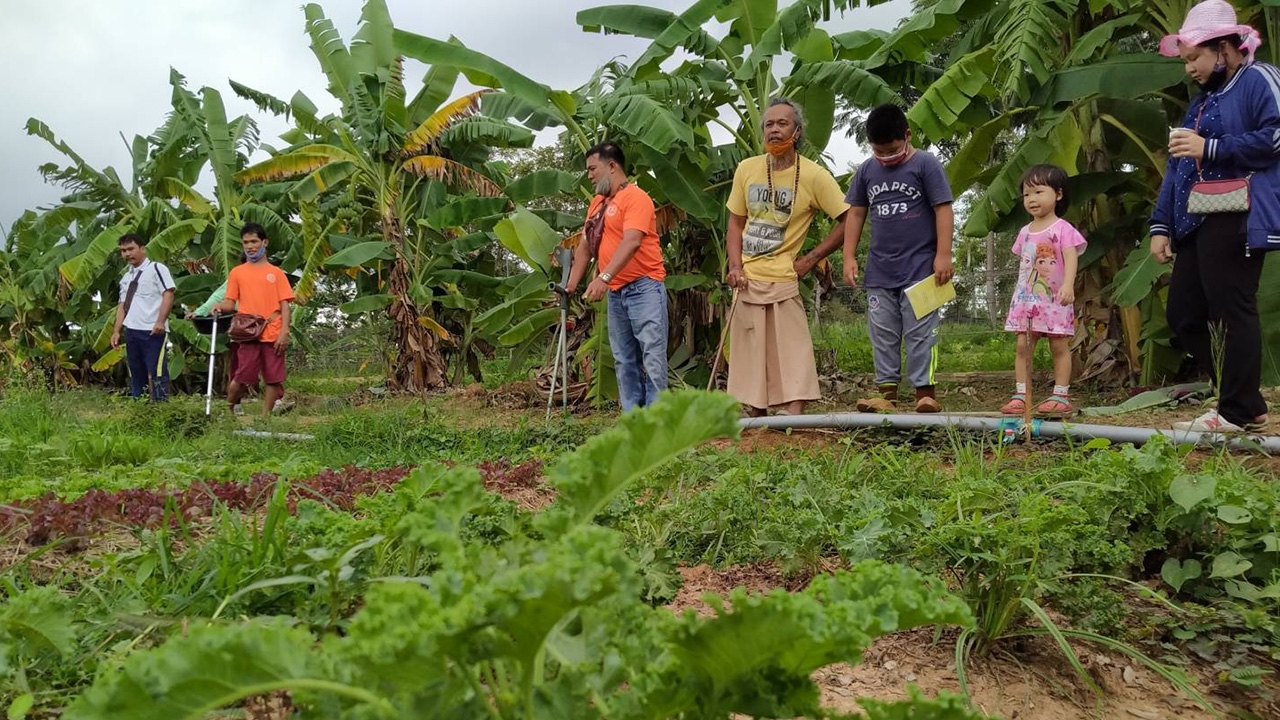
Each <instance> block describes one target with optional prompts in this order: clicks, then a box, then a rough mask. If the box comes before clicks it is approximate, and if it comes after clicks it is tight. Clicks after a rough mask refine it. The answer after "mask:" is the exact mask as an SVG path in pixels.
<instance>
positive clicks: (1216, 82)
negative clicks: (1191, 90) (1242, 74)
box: [1200, 68, 1227, 92]
mask: <svg viewBox="0 0 1280 720" xmlns="http://www.w3.org/2000/svg"><path fill="white" fill-rule="evenodd" d="M1226 84H1227V69H1226V68H1222V69H1221V70H1214V71H1213V72H1211V73H1209V79H1208V80H1206V81H1204V82H1203V83H1200V89H1201V90H1203V91H1205V92H1217V91H1218V90H1221V89H1222V86H1223V85H1226Z"/></svg>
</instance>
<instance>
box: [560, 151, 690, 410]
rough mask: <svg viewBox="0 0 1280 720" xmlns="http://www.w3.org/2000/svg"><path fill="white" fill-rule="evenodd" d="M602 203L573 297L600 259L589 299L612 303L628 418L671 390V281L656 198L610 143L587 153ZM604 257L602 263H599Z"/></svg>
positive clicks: (593, 217) (597, 203) (612, 343)
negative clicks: (630, 174)
mask: <svg viewBox="0 0 1280 720" xmlns="http://www.w3.org/2000/svg"><path fill="white" fill-rule="evenodd" d="M586 162H587V176H588V177H589V178H590V179H591V182H592V184H594V185H595V190H596V196H595V198H594V199H593V200H592V201H591V206H590V207H589V208H588V209H587V222H586V226H585V228H584V229H583V235H584V237H583V241H582V242H580V243H578V249H577V252H575V253H574V257H573V269H572V271H571V272H570V274H569V284H568V288H567V289H568V290H569V292H573V291H574V290H575V289H577V287H578V283H579V282H580V281H581V280H582V276H583V275H584V274H586V270H587V265H588V264H589V263H590V262H591V261H592V260H597V263H596V267H597V269H598V270H599V274H597V275H596V277H595V279H593V280H592V281H591V284H590V285H588V286H587V290H586V292H585V293H583V295H582V296H583V297H584V298H586V300H587V301H588V302H596V301H598V300H600V299H601V298H603V297H605V296H608V299H609V304H608V311H609V347H610V348H611V349H612V350H613V363H614V366H615V369H616V371H617V375H618V396H619V399H620V401H621V402H622V411H623V412H627V411H628V410H631V409H632V408H635V407H644V406H646V405H652V404H653V403H654V402H655V401H656V400H657V399H658V393H660V392H662V391H663V390H666V389H667V288H666V286H665V285H664V284H663V282H662V281H663V280H665V279H666V277H667V270H666V267H665V266H664V265H663V264H662V248H661V247H659V245H658V223H657V219H656V217H655V215H654V209H653V199H652V198H650V197H649V195H648V194H647V193H645V191H643V190H641V189H640V188H639V187H637V186H635V185H633V184H631V183H630V182H628V181H627V173H626V156H625V155H623V153H622V148H620V147H618V146H617V145H616V144H614V143H611V142H605V143H601V144H599V145H597V146H595V147H593V148H591V149H590V150H588V151H587V155H586ZM597 256H598V257H597Z"/></svg>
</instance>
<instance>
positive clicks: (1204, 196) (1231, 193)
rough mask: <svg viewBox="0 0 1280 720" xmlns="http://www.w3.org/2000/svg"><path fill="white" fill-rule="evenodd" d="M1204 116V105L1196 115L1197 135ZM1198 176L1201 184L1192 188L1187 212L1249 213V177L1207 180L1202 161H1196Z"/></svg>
mask: <svg viewBox="0 0 1280 720" xmlns="http://www.w3.org/2000/svg"><path fill="white" fill-rule="evenodd" d="M1203 116H1204V105H1201V106H1200V113H1199V114H1198V115H1196V133H1197V134H1199V132H1200V118H1201V117H1203ZM1196 174H1198V175H1199V176H1200V182H1197V183H1196V184H1194V185H1192V186H1191V192H1190V194H1189V195H1188V197H1187V212H1189V213H1191V214H1193V215H1218V214H1222V213H1247V212H1249V178H1251V177H1253V173H1249V177H1245V178H1238V179H1233V180H1205V179H1204V170H1203V169H1202V168H1201V167H1200V160H1199V159H1197V160H1196Z"/></svg>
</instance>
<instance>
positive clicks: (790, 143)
mask: <svg viewBox="0 0 1280 720" xmlns="http://www.w3.org/2000/svg"><path fill="white" fill-rule="evenodd" d="M795 146H796V136H795V134H792V135H791V137H789V138H787V139H786V140H774V141H769V142H766V143H765V144H764V149H765V150H766V151H767V152H768V153H769V154H770V155H772V156H774V157H776V158H780V157H782V156H783V155H786V154H787V153H789V152H791V149H792V148H794V147H795Z"/></svg>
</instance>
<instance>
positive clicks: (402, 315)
mask: <svg viewBox="0 0 1280 720" xmlns="http://www.w3.org/2000/svg"><path fill="white" fill-rule="evenodd" d="M382 228H383V231H382V234H383V237H384V238H385V239H386V241H387V242H389V243H391V244H392V245H393V246H395V247H396V248H403V247H404V244H403V240H404V232H403V229H402V228H401V225H400V219H399V218H398V217H395V216H394V215H393V214H390V213H388V214H386V215H384V216H383V219H382ZM388 290H389V291H390V294H391V305H390V307H388V308H387V313H388V315H390V317H391V323H392V328H393V330H392V336H393V338H394V340H395V344H396V357H395V360H393V361H392V368H391V377H390V378H389V380H390V381H391V385H392V387H394V388H396V389H398V390H405V391H408V392H415V393H421V392H426V391H428V390H434V389H436V388H440V387H443V386H444V385H445V384H446V383H447V376H446V370H447V366H446V364H445V361H444V354H443V353H441V351H440V340H439V338H438V337H437V336H436V334H435V332H433V331H432V330H431V329H430V328H428V327H427V326H426V325H424V324H423V323H421V322H419V318H421V317H423V315H422V313H421V312H420V311H419V308H418V306H417V303H416V302H415V301H414V299H413V295H412V293H411V285H410V282H409V265H408V261H407V260H406V259H405V257H404V254H403V253H402V252H397V253H396V259H395V261H394V262H393V263H392V265H391V275H390V277H389V278H388Z"/></svg>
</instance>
